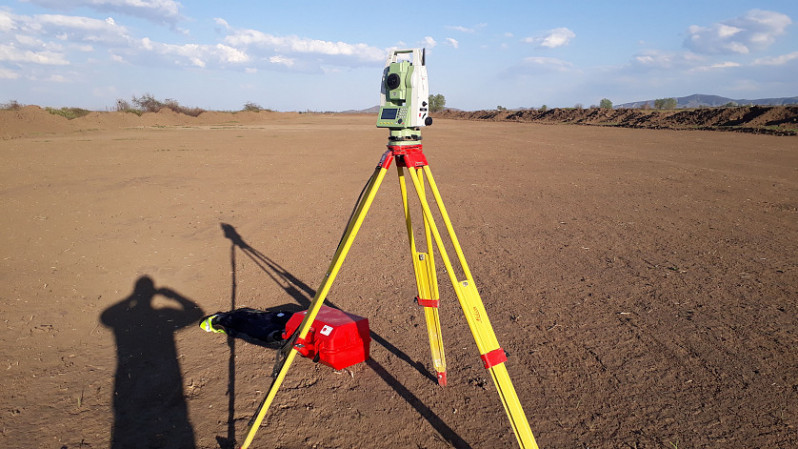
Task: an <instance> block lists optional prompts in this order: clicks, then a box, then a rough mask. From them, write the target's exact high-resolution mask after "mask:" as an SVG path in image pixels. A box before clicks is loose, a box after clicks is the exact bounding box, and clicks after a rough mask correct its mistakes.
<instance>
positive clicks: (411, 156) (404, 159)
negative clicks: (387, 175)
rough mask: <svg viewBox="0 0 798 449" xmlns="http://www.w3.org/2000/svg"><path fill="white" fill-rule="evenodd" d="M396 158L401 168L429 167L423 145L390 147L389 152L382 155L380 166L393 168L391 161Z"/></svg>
mask: <svg viewBox="0 0 798 449" xmlns="http://www.w3.org/2000/svg"><path fill="white" fill-rule="evenodd" d="M394 158H396V163H397V164H399V166H400V167H406V168H421V167H423V166H425V165H429V164H428V163H427V157H426V156H424V152H423V149H422V146H421V144H417V145H388V151H386V152H385V154H383V155H382V159H380V163H379V165H378V166H379V167H381V168H388V167H390V166H391V161H393V159H394Z"/></svg>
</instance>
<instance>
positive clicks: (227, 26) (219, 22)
mask: <svg viewBox="0 0 798 449" xmlns="http://www.w3.org/2000/svg"><path fill="white" fill-rule="evenodd" d="M213 21H214V22H215V23H216V24H217V25H219V26H221V27H222V28H224V29H225V30H229V29H231V27H230V24H229V23H227V21H226V20H224V19H222V18H221V17H214V18H213Z"/></svg>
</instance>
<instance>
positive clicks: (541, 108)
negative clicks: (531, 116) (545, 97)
mask: <svg viewBox="0 0 798 449" xmlns="http://www.w3.org/2000/svg"><path fill="white" fill-rule="evenodd" d="M548 110H549V107H548V106H546V105H545V104H544V105H543V106H541V107H540V112H546V111H548Z"/></svg>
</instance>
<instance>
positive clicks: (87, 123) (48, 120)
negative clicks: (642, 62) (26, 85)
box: [0, 106, 298, 140]
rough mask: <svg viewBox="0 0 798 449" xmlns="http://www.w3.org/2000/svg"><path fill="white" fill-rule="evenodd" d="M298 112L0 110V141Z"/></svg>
mask: <svg viewBox="0 0 798 449" xmlns="http://www.w3.org/2000/svg"><path fill="white" fill-rule="evenodd" d="M297 115H298V114H297V113H292V112H272V111H261V112H254V111H241V112H217V111H205V112H202V113H201V114H199V115H198V116H196V117H192V116H190V115H186V114H180V113H177V112H175V111H173V110H171V109H168V108H164V109H161V110H160V111H159V112H145V113H143V114H141V115H138V114H135V113H132V112H117V111H114V112H91V113H89V114H87V115H86V116H83V117H79V118H75V119H72V120H70V119H67V118H66V117H62V116H60V115H56V114H51V113H50V112H48V111H47V110H45V109H42V108H40V107H39V106H24V107H22V108H18V109H9V110H0V140H5V139H15V138H20V137H33V136H46V135H54V134H61V133H69V132H83V131H96V130H117V129H125V128H147V127H171V126H179V127H185V126H189V127H190V126H213V125H223V126H231V125H253V124H258V123H269V122H273V121H274V120H279V119H293V118H295V117H296V116H297Z"/></svg>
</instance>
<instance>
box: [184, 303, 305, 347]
mask: <svg viewBox="0 0 798 449" xmlns="http://www.w3.org/2000/svg"><path fill="white" fill-rule="evenodd" d="M291 315H293V313H291V312H282V311H273V312H266V311H263V310H255V309H250V308H248V307H245V308H241V309H236V310H233V311H232V312H219V313H215V314H213V315H209V316H206V317H205V318H203V319H202V321H201V322H200V327H201V328H202V329H203V330H205V331H206V332H215V333H224V334H227V335H229V336H231V337H233V338H240V339H242V340H244V341H247V342H249V343H252V344H256V345H259V346H266V347H268V348H274V349H279V348H280V347H281V346H282V344H283V331H284V330H285V324H286V323H287V322H288V320H289V319H290V318H291Z"/></svg>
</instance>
